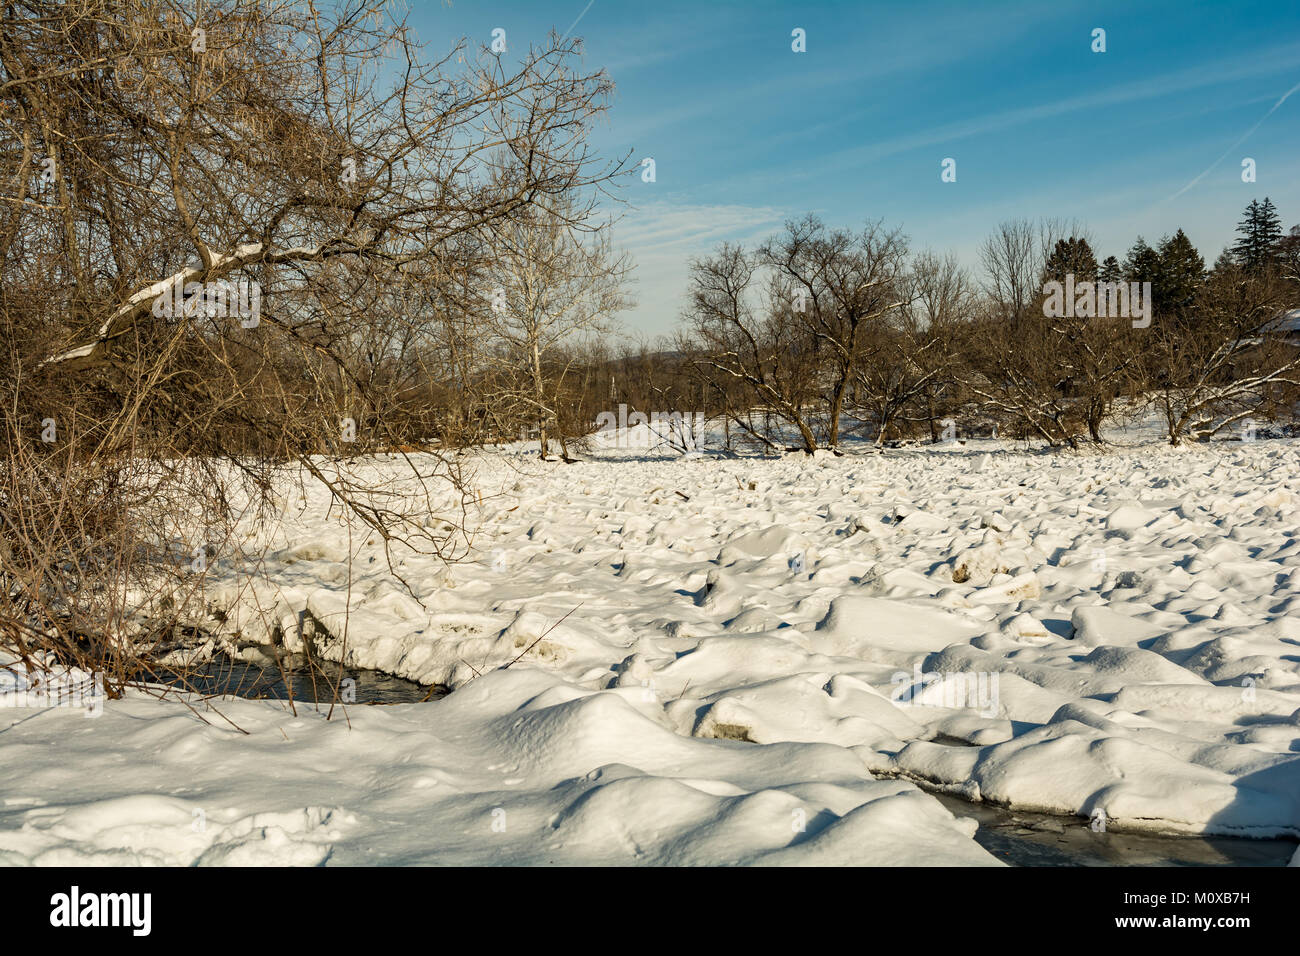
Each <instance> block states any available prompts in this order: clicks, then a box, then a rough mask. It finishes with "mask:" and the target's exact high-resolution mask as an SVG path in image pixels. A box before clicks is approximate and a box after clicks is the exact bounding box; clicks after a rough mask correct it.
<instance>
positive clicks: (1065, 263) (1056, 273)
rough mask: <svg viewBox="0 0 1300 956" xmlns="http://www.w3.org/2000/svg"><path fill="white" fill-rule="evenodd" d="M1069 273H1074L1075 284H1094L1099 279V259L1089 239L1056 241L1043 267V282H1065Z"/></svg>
mask: <svg viewBox="0 0 1300 956" xmlns="http://www.w3.org/2000/svg"><path fill="white" fill-rule="evenodd" d="M1067 273H1073V275H1074V281H1075V282H1092V281H1095V280H1096V278H1097V257H1096V256H1094V255H1093V254H1092V247H1091V246H1089V245H1088V240H1087V239H1076V238H1075V237H1074V236H1071V237H1070V238H1069V239H1058V240H1056V246H1055V248H1053V249H1052V254H1051V255H1050V256H1048V257H1047V262H1046V263H1045V264H1044V265H1043V281H1044V282H1047V281H1049V280H1053V279H1054V280H1056V281H1057V282H1064V281H1065V276H1066V274H1067Z"/></svg>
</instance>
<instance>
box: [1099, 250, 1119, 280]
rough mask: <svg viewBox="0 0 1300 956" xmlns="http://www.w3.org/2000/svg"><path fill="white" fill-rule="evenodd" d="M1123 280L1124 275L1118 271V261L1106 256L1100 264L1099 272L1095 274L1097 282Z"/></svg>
mask: <svg viewBox="0 0 1300 956" xmlns="http://www.w3.org/2000/svg"><path fill="white" fill-rule="evenodd" d="M1122 278H1124V273H1123V272H1122V271H1121V270H1120V267H1119V260H1118V259H1116V258H1115V257H1114V256H1107V257H1106V260H1105V261H1104V262H1103V263H1102V264H1101V271H1100V272H1098V273H1097V280H1098V281H1099V282H1118V281H1120V279H1122Z"/></svg>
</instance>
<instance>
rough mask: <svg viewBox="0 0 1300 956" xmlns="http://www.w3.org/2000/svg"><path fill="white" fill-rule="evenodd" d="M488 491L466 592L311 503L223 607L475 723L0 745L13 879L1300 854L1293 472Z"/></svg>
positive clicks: (2, 738) (631, 464) (913, 459)
mask: <svg viewBox="0 0 1300 956" xmlns="http://www.w3.org/2000/svg"><path fill="white" fill-rule="evenodd" d="M977 444H978V447H977ZM368 467H373V468H375V469H376V470H378V471H384V470H391V471H392V472H393V473H394V474H396V473H397V471H398V467H399V466H398V465H397V463H395V462H394V463H388V462H383V461H378V462H375V463H373V464H372V465H370V466H368ZM473 471H474V473H475V483H476V486H477V487H478V488H479V489H480V490H481V491H482V493H483V503H482V505H478V504H477V503H476V504H475V506H474V507H473V509H472V510H471V514H470V520H471V523H472V524H473V525H474V526H477V527H478V528H479V533H478V535H477V536H476V537H475V539H474V555H473V558H472V560H470V561H469V562H467V563H464V564H460V565H457V566H455V567H453V568H451V569H450V570H446V569H443V568H442V567H441V565H438V564H436V563H435V562H433V561H432V560H429V559H426V558H421V557H419V556H416V555H414V554H410V553H405V552H401V551H398V552H397V553H395V561H396V562H397V568H398V570H399V572H400V573H401V574H402V576H403V577H405V578H406V580H407V581H408V582H409V583H410V584H411V585H412V587H413V589H414V591H415V595H414V596H412V595H410V594H407V593H406V592H405V591H404V590H403V588H402V586H401V584H400V583H399V582H398V581H397V580H396V578H395V577H394V576H393V574H392V573H391V572H390V571H389V570H388V567H387V563H386V561H385V560H384V558H383V556H382V552H381V550H380V548H379V546H378V543H377V542H373V541H370V542H367V540H366V538H365V536H364V535H362V534H360V532H358V531H357V530H356V529H355V528H354V529H353V532H352V541H353V545H354V549H355V550H356V552H357V554H358V563H357V564H355V565H354V568H353V574H352V582H351V592H350V593H349V592H348V589H347V574H346V573H345V571H344V568H343V561H344V559H345V557H346V555H347V548H348V544H347V542H348V540H349V536H348V529H347V528H345V527H343V526H341V525H340V524H339V523H338V521H337V520H329V519H326V518H325V506H324V498H323V497H320V498H317V497H315V496H314V495H315V493H313V494H312V495H310V496H309V497H308V498H306V499H301V498H299V497H298V496H297V495H296V493H295V495H293V496H290V497H291V498H292V499H294V500H289V501H287V502H286V508H285V522H284V525H283V527H282V528H280V529H279V530H278V531H277V535H278V540H277V541H276V542H275V544H274V547H273V550H272V552H271V553H270V554H269V555H268V556H267V560H266V561H265V562H264V564H263V566H262V569H261V571H259V577H258V578H256V579H254V581H253V586H252V587H251V588H250V587H248V586H247V584H248V575H247V573H246V572H245V571H243V570H242V569H241V568H240V567H237V566H223V565H221V564H220V562H218V564H217V567H216V570H215V572H214V574H213V576H212V577H213V581H212V585H211V587H210V595H211V598H212V600H213V602H214V603H215V604H216V605H218V606H220V607H221V608H222V609H223V611H224V613H225V617H226V621H225V624H224V629H225V633H226V635H227V636H230V635H233V634H234V633H235V632H240V633H241V634H242V636H243V638H244V639H249V638H252V639H256V640H269V639H270V635H271V634H272V633H273V632H274V631H275V630H276V629H277V628H278V629H279V631H280V633H281V635H282V636H283V639H284V641H285V642H286V643H287V644H289V645H290V646H293V645H294V643H295V642H296V641H297V640H298V639H299V631H300V629H301V627H302V625H303V622H306V621H309V620H310V621H313V622H316V624H315V626H316V635H315V645H316V647H317V648H318V649H320V650H323V651H324V652H325V653H327V654H329V653H334V654H335V655H342V656H345V658H346V663H348V664H350V665H352V666H356V667H369V668H376V669H380V670H384V671H388V672H390V673H393V674H397V675H399V676H403V677H407V678H411V679H414V680H418V681H421V682H424V683H443V684H448V685H450V686H452V687H453V688H455V690H454V692H453V693H452V694H450V695H449V696H448V697H447V698H445V699H443V700H440V701H434V702H431V703H427V704H410V705H401V706H396V707H350V708H348V713H347V720H342V719H339V718H338V716H337V715H336V719H335V720H333V721H330V722H326V721H324V720H323V719H322V718H321V717H320V716H319V715H317V714H315V713H313V712H312V711H310V710H309V709H304V708H301V707H300V708H299V713H298V715H297V716H296V717H295V716H294V715H293V714H292V713H289V712H288V711H287V710H285V709H284V707H283V705H282V704H280V703H276V702H254V701H233V702H226V703H223V704H221V705H220V710H221V712H222V714H223V715H224V718H223V717H218V716H215V715H213V714H210V713H209V714H206V718H207V720H208V721H209V723H208V724H204V723H203V722H202V721H201V720H200V719H199V717H198V716H196V715H195V714H193V713H191V712H190V711H188V710H187V709H186V708H185V707H184V706H182V705H180V704H178V703H174V702H172V703H160V702H157V701H153V700H149V699H146V698H145V697H143V696H142V695H132V696H131V697H130V698H129V699H128V700H126V701H122V702H109V703H108V704H107V706H106V707H105V708H104V710H105V713H104V715H103V716H101V717H98V718H95V719H86V718H84V717H82V716H81V715H80V714H78V713H76V712H74V711H67V710H55V711H50V712H47V713H34V712H31V711H22V710H12V711H4V712H0V759H3V761H4V763H5V766H6V773H5V774H4V779H3V784H2V785H0V786H2V788H3V789H2V796H0V799H2V800H3V803H2V804H0V855H3V856H2V858H3V859H7V860H9V861H11V862H23V861H28V860H34V861H37V862H78V861H102V862H176V863H188V862H194V861H196V860H197V861H200V862H205V863H206V862H243V861H267V862H270V861H276V862H300V863H316V862H322V861H327V862H330V863H359V862H372V861H373V862H378V861H388V862H466V863H470V862H533V863H545V862H549V861H555V862H566V863H572V862H602V863H605V862H646V863H731V862H772V863H783V862H826V863H922V864H924V863H947V864H956V865H973V864H995V863H996V862H997V861H996V860H995V859H994V858H993V857H992V856H990V855H989V854H988V853H986V852H985V851H984V850H983V849H981V848H980V846H979V845H978V844H977V843H976V842H975V841H974V840H973V839H972V834H973V832H974V827H973V824H972V823H970V821H966V820H962V821H959V820H956V819H955V818H954V817H953V816H952V815H951V814H950V813H948V811H947V810H946V809H944V807H943V806H942V805H941V804H940V802H939V801H937V800H935V799H934V798H933V797H931V796H929V795H927V794H926V793H924V792H922V791H921V790H920V789H918V788H917V787H916V786H915V785H914V784H913V783H912V782H911V781H921V782H922V783H923V784H924V786H925V787H927V788H930V789H946V790H951V791H953V792H958V793H961V794H963V795H965V796H966V797H968V798H970V799H984V800H989V801H992V802H996V803H1000V804H1006V805H1011V806H1015V807H1020V808H1023V809H1026V810H1041V811H1047V812H1052V813H1060V814H1074V815H1079V816H1081V817H1088V818H1091V819H1092V820H1093V821H1094V823H1096V822H1097V821H1098V820H1104V824H1105V825H1106V826H1108V827H1111V828H1115V829H1147V830H1155V831H1161V832H1197V833H1219V834H1234V835H1251V836H1276V835H1291V836H1297V835H1300V597H1298V595H1300V486H1298V485H1297V481H1298V480H1300V443H1297V442H1280V441H1278V442H1274V441H1269V442H1255V443H1244V444H1227V443H1220V444H1215V445H1210V446H1200V447H1194V448H1189V449H1169V448H1167V447H1165V446H1163V445H1159V444H1154V443H1152V444H1148V445H1143V446H1141V447H1138V448H1130V449H1122V450H1117V451H1113V452H1109V453H1105V454H1081V455H1067V454H1055V453H1046V454H1044V453H1039V452H1037V451H1016V450H1010V449H1009V448H1007V447H1002V446H999V445H998V444H997V443H993V442H988V443H973V444H971V445H966V446H960V445H956V444H953V445H949V446H936V447H933V448H918V449H913V450H904V451H891V452H887V453H886V454H885V455H883V456H877V455H873V454H870V453H865V454H862V455H854V454H850V455H846V456H844V457H834V456H830V455H820V454H819V455H818V456H816V457H814V458H808V457H806V456H803V455H791V456H788V457H786V458H784V459H780V460H763V459H756V458H752V459H723V458H718V457H714V456H712V455H709V454H705V455H703V456H698V455H692V456H687V457H684V458H677V457H671V458H670V457H668V456H663V457H656V454H655V453H654V452H645V451H632V450H618V449H610V450H606V451H602V452H599V453H597V454H596V455H595V456H593V459H592V460H590V461H586V462H582V463H579V464H575V465H563V464H559V463H554V464H552V463H540V462H538V461H537V460H536V458H535V457H534V458H532V459H526V458H522V457H517V456H514V455H511V454H508V453H501V454H486V455H484V456H482V457H480V458H478V459H477V460H476V461H475V463H474V466H473ZM370 558H375V559H376V560H374V561H371V560H370ZM417 598H418V600H417ZM304 612H305V613H304ZM566 614H567V615H568V616H567V617H565V615H566ZM561 618H564V620H563V622H562V623H560V624H558V625H556V622H557V621H559V620H560V619H561ZM548 629H549V630H548ZM543 635H544V636H543ZM344 636H346V646H344ZM539 638H540V640H538V639H539ZM527 648H531V650H528V652H527V653H526V654H525V655H524V656H523V658H522V659H520V660H519V662H518V663H517V664H514V665H513V666H512V667H511V668H510V669H509V670H507V671H494V670H493V668H497V667H500V666H501V665H503V664H505V663H506V662H508V661H510V660H512V659H514V658H515V657H517V656H518V655H520V654H521V652H523V651H524V650H525V649H527ZM479 674H481V675H483V676H481V677H479V676H476V675H479ZM199 709H200V711H202V707H200V708H199ZM225 718H229V720H230V721H231V722H233V723H234V724H237V725H238V726H239V727H240V728H242V729H243V730H246V731H249V734H248V735H245V734H243V733H240V732H239V731H237V730H235V729H233V728H232V727H231V725H230V723H227V721H226V719H225ZM11 725H12V726H11ZM3 728H8V729H3ZM200 821H201V822H202V826H199V822H200ZM1079 823H1080V825H1086V822H1085V821H1084V820H1080V821H1079Z"/></svg>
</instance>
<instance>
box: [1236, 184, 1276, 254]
mask: <svg viewBox="0 0 1300 956" xmlns="http://www.w3.org/2000/svg"><path fill="white" fill-rule="evenodd" d="M1237 232H1238V233H1240V234H1241V238H1240V239H1238V240H1237V243H1236V245H1234V246H1233V247H1232V255H1233V258H1234V259H1236V260H1237V262H1238V263H1239V264H1240V265H1243V266H1245V267H1246V268H1248V269H1258V268H1260V267H1261V266H1265V265H1268V264H1269V263H1271V262H1275V261H1277V256H1278V244H1279V242H1280V241H1281V239H1282V220H1281V218H1280V217H1279V216H1278V214H1277V207H1276V206H1274V205H1273V202H1272V200H1270V199H1269V198H1268V197H1267V196H1265V197H1264V201H1263V202H1262V203H1261V202H1260V201H1259V200H1258V199H1252V200H1251V201H1250V205H1249V206H1247V207H1246V213H1245V215H1244V216H1243V217H1242V219H1241V222H1240V224H1238V226H1237Z"/></svg>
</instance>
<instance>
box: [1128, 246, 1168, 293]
mask: <svg viewBox="0 0 1300 956" xmlns="http://www.w3.org/2000/svg"><path fill="white" fill-rule="evenodd" d="M1124 278H1125V279H1127V280H1128V281H1129V282H1150V283H1151V284H1152V288H1153V291H1154V287H1155V285H1156V284H1157V283H1158V282H1159V281H1160V253H1158V252H1156V251H1155V250H1154V249H1152V248H1151V247H1150V246H1148V245H1147V244H1146V240H1145V239H1143V238H1142V237H1141V236H1138V237H1137V242H1135V243H1133V247H1132V248H1131V249H1129V251H1128V255H1127V256H1126V257H1125V259H1124Z"/></svg>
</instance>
